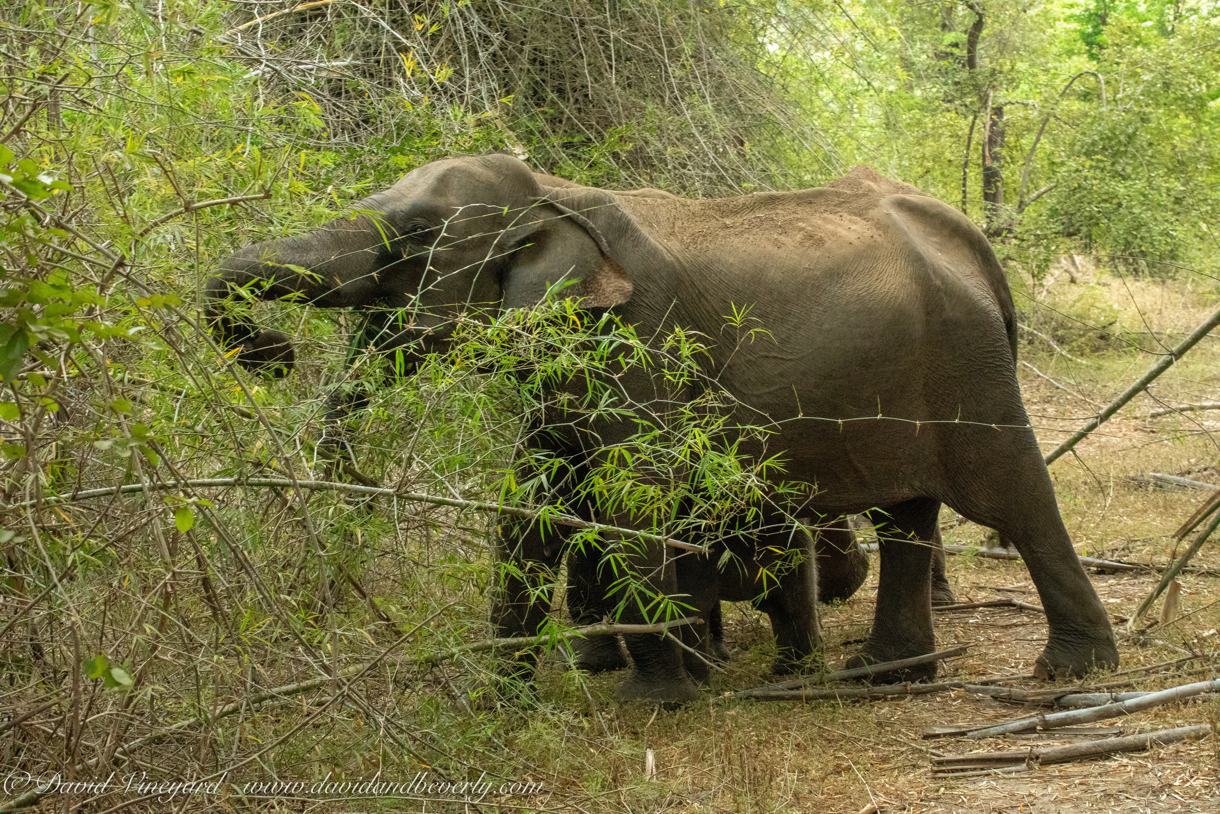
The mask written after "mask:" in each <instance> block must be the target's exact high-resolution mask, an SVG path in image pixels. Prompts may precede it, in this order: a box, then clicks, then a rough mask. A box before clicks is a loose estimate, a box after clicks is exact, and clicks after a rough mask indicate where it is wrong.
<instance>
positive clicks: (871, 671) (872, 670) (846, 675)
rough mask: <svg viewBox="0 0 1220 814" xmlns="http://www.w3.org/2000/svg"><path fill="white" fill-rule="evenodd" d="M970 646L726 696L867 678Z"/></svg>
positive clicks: (953, 654) (937, 657)
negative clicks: (808, 681)
mask: <svg viewBox="0 0 1220 814" xmlns="http://www.w3.org/2000/svg"><path fill="white" fill-rule="evenodd" d="M968 647H969V645H965V644H963V645H961V646H960V647H954V648H950V649H949V650H940V651H937V652H935V653H925V654H924V655H922V656H912V657H911V658H909V659H898V660H897V661H884V662H881V663H879V664H867V665H865V666H863V667H853V668H851V669H850V670H836V671H834V672H830V673H826V674H824V675H821V676H809V678H808V679H805V678H794V679H792V680H791V681H781V682H779V683H776V684H767V685H765V686H762V687H754V688H752V689H749V690H741V691H740V692H735V693H733V694H732V695H730V696H726V697H731V698H741V697H753V695H752V693H755V692H770V691H777V690H793V689H796V688H798V687H800V686H802V685H803V684H804V683H805V681H807V680H813V679H820V680H821V681H822V682H823V683H827V684H828V683H830V682H832V681H848V680H850V679H853V678H867V677H868V676H871V675H877V674H878V673H885V672H889V671H890V670H900V669H902V668H904V667H916V666H918V665H920V664H927V663H928V662H931V661H941V660H943V659H950V658H953V657H954V656H960V655H962V654H963V653H965V652H966V649H967V648H968Z"/></svg>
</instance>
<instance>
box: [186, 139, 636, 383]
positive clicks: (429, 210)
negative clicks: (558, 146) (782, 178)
mask: <svg viewBox="0 0 1220 814" xmlns="http://www.w3.org/2000/svg"><path fill="white" fill-rule="evenodd" d="M546 179H547V176H540V175H536V174H535V173H533V172H531V171H530V169H529V168H528V167H527V166H526V165H525V164H524V163H522V162H521V161H520V160H518V159H516V158H513V157H511V156H505V155H492V156H483V157H466V158H454V159H446V160H443V161H436V162H433V163H430V164H425V165H423V166H421V167H418V168H416V169H415V170H413V171H411V172H410V173H408V174H407V175H405V176H404V177H403V178H402V179H401V180H399V181H398V183H396V184H395V185H394V186H392V187H390V188H389V189H387V190H385V191H384V192H380V193H377V194H375V195H372V196H370V197H368V198H366V199H364V200H363V201H361V202H360V203H358V204H357V205H356V206H355V207H354V208H353V214H351V215H350V216H346V217H340V218H336V219H335V220H332V221H330V222H329V223H327V224H326V225H324V226H322V227H321V228H319V229H316V230H314V231H312V232H309V233H307V234H304V235H300V236H296V237H288V238H283V239H279V240H272V241H268V242H265V243H258V244H255V245H252V246H248V247H246V248H244V249H242V250H241V251H239V252H237V253H236V254H234V255H232V256H230V257H228V258H227V259H225V260H224V261H222V262H221V263H220V264H219V266H218V269H217V272H216V274H215V276H213V277H212V278H211V279H210V280H209V281H208V285H207V306H206V317H207V319H208V322H209V324H210V325H211V326H212V327H213V329H214V330H215V331H216V333H217V334H218V335H219V337H220V339H221V340H222V342H224V343H226V344H229V345H237V346H239V348H240V349H239V352H238V355H237V361H238V362H239V363H241V364H243V365H244V366H246V367H249V368H252V369H262V370H264V371H267V372H271V373H273V374H276V375H282V374H283V373H285V372H287V370H288V369H290V368H291V367H292V363H293V358H294V357H293V350H292V346H291V344H290V341H289V339H288V337H287V336H285V335H284V334H282V333H280V332H278V331H270V330H261V329H259V328H257V327H255V326H254V325H251V324H249V323H248V322H246V321H244V320H243V319H241V318H239V317H235V316H233V315H231V314H230V313H228V311H227V310H226V309H225V308H224V307H223V301H224V300H226V299H229V298H230V297H232V296H233V295H234V294H235V293H236V291H237V290H238V289H241V290H242V291H243V292H244V295H245V296H251V297H255V298H258V299H264V300H269V299H284V298H298V299H300V300H301V301H304V302H307V303H310V304H312V305H315V306H320V307H324V308H337V307H356V308H394V309H404V310H403V311H402V312H400V313H401V314H402V316H401V318H400V322H399V329H398V330H397V332H396V335H395V336H394V337H390V338H386V339H385V341H384V342H380V343H379V344H381V345H382V347H383V348H384V347H396V346H402V347H409V348H413V349H414V352H415V354H416V355H418V354H422V353H426V352H428V351H430V350H435V349H438V348H440V347H443V345H444V342H445V340H446V338H447V336H448V335H449V333H450V332H451V330H452V326H453V320H454V318H455V317H457V316H458V315H460V314H464V313H466V312H468V311H471V310H476V311H483V312H487V313H495V312H496V311H498V310H499V309H501V308H515V307H523V306H529V305H533V304H536V303H538V302H539V301H541V300H542V299H543V298H544V297H545V296H546V294H547V292H548V290H549V289H550V288H551V287H552V286H555V285H556V284H560V283H570V284H571V285H570V286H569V287H567V288H564V289H563V291H564V295H565V296H574V297H578V298H580V299H581V300H582V302H583V304H584V306H586V307H588V308H610V307H612V306H616V305H621V304H623V303H625V302H627V301H628V300H629V299H630V298H631V296H632V290H633V287H632V282H631V280H630V278H629V277H628V274H627V272H626V271H625V270H624V265H627V263H628V262H632V261H629V260H627V259H625V258H624V256H623V254H622V249H621V247H622V246H625V245H639V244H641V241H639V240H635V241H632V240H624V239H623V238H624V237H625V236H626V235H627V233H631V232H634V233H635V234H636V235H638V234H639V232H638V229H635V228H634V224H633V223H632V222H631V221H630V219H629V218H628V217H627V216H626V215H624V214H623V213H622V212H621V211H619V209H618V207H617V205H616V202H615V198H614V196H613V195H612V194H611V193H608V192H604V191H602V190H596V189H590V188H585V187H577V186H574V185H567V186H558V185H554V184H548V183H546ZM616 245H617V246H620V248H619V249H618V250H615V249H614V248H613V247H614V246H616ZM628 267H630V266H628ZM408 355H410V351H408Z"/></svg>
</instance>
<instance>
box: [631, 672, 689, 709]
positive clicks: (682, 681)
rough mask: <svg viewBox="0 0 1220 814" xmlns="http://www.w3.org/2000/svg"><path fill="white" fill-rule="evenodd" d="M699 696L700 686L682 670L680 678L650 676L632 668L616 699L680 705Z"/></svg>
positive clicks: (665, 705) (673, 705) (661, 704)
mask: <svg viewBox="0 0 1220 814" xmlns="http://www.w3.org/2000/svg"><path fill="white" fill-rule="evenodd" d="M698 698H699V687H698V686H697V685H696V684H695V682H694V681H692V680H691V677H690V676H689V675H687V674H686V671H685V670H683V671H682V675H681V677H680V678H665V679H658V678H655V677H654V678H649V677H647V676H642V675H640V674H639V673H638V672H637V671H635V670H632V672H631V675H630V676H628V677H627V680H626V681H624V682H623V683H622V684H620V685H619V688H618V690H616V691H615V693H614V700H615V701H618V702H619V703H620V704H628V703H631V702H632V701H645V702H647V703H650V704H657V705H660V706H663V707H680V706H684V705H686V704H689V703H691V702H692V701H695V700H697V699H698Z"/></svg>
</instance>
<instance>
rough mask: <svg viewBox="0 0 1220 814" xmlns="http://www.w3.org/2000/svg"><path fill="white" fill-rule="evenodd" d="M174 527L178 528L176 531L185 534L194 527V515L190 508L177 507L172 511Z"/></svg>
mask: <svg viewBox="0 0 1220 814" xmlns="http://www.w3.org/2000/svg"><path fill="white" fill-rule="evenodd" d="M174 525H175V526H177V527H178V531H180V532H182V533H183V534H185V533H186V532H188V531H190V530H191V528H193V527H194V525H195V514H194V512H192V511H191V507H190V506H179V507H178V508H176V509H174Z"/></svg>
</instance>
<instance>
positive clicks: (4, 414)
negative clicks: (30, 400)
mask: <svg viewBox="0 0 1220 814" xmlns="http://www.w3.org/2000/svg"><path fill="white" fill-rule="evenodd" d="M0 418H2V419H4V420H5V421H16V420H17V419H19V418H21V410H20V408H18V407H17V404H16V402H12V401H0Z"/></svg>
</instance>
